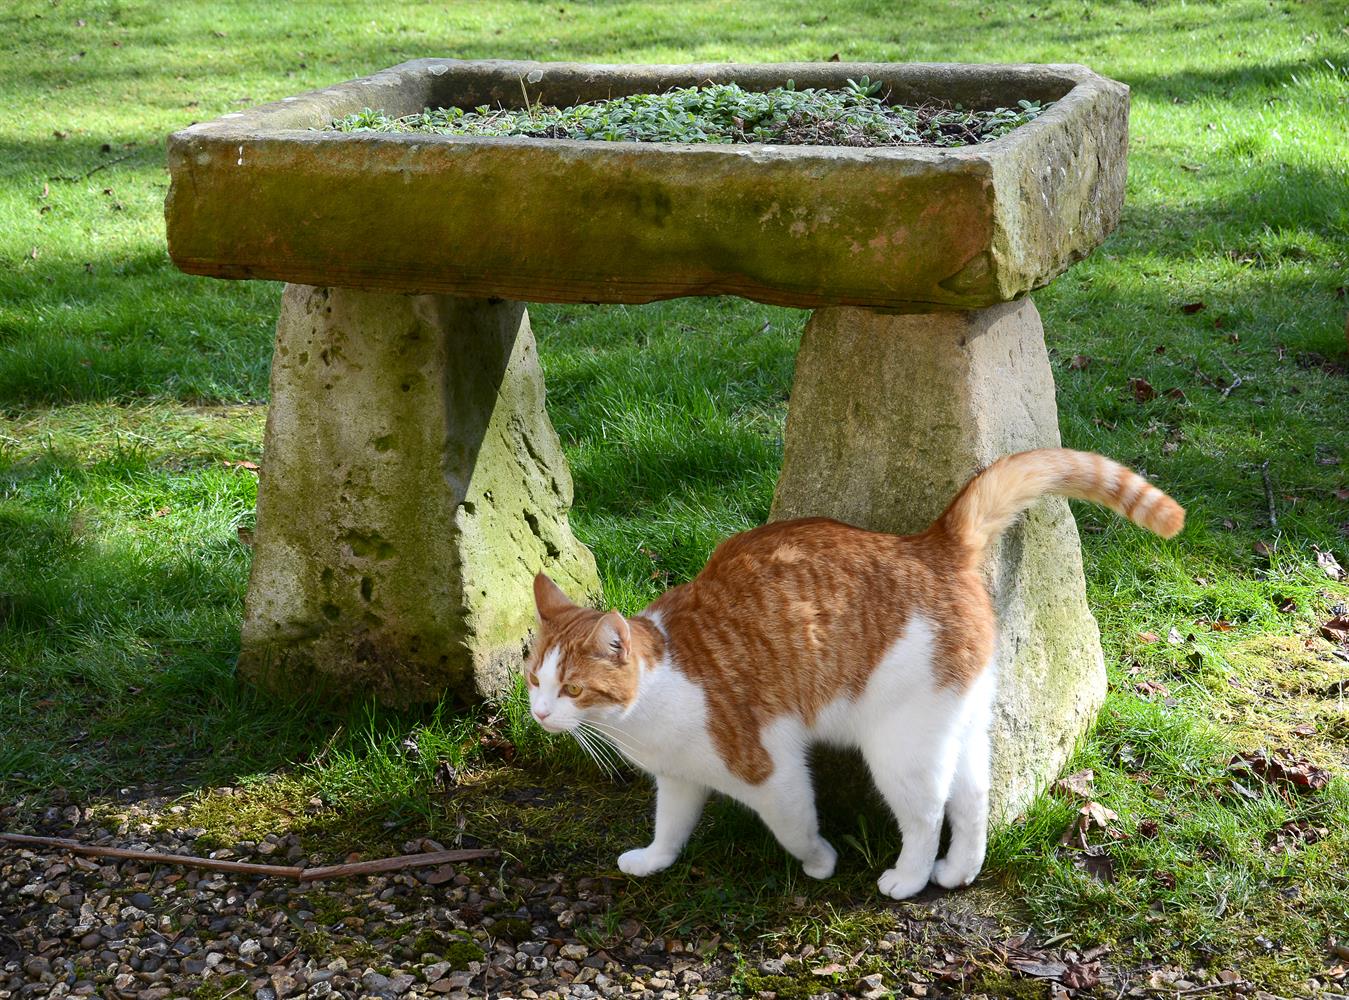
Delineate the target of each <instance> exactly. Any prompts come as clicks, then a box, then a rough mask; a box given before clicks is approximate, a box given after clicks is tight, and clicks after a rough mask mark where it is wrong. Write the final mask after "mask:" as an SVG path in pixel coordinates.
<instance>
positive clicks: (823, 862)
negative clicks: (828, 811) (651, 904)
mask: <svg viewBox="0 0 1349 1000" xmlns="http://www.w3.org/2000/svg"><path fill="white" fill-rule="evenodd" d="M837 863H838V851H836V850H834V847H833V845H832V844H830V843H829V841H827V840H825V839H824V838H823V837H821V838H820V841H819V843H817V844H816V845H815V850H814V851H813V852H812V853H811V855H810V857H808V858H805V859H804V860H803V861H802V862H801V870H802V871H804V872H805V873H806V874H807V875H809V876H810V877H811V878H828V877H829V876H830V875H832V874H834V865H836V864H837Z"/></svg>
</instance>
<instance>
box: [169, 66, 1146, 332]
mask: <svg viewBox="0 0 1349 1000" xmlns="http://www.w3.org/2000/svg"><path fill="white" fill-rule="evenodd" d="M863 75H867V76H871V77H872V78H873V79H880V80H882V81H884V82H885V84H886V86H887V88H889V89H890V90H892V91H893V92H895V97H896V100H899V101H903V100H905V99H906V95H910V94H913V93H917V92H926V93H928V94H929V95H930V99H935V98H936V97H937V96H939V95H940V93H943V92H944V93H947V94H948V95H949V94H951V93H955V94H956V95H957V96H959V95H961V94H969V93H978V92H979V90H978V88H981V87H982V88H994V90H995V91H996V93H997V94H999V95H1000V98H1001V99H998V100H996V101H993V100H984V101H969V102H967V103H969V104H971V105H973V104H978V103H984V104H990V103H999V104H1004V105H1010V104H1013V103H1014V102H1015V100H1017V99H1019V98H1021V97H1023V96H1036V95H1039V99H1042V100H1054V101H1055V103H1054V105H1053V106H1052V107H1051V108H1049V109H1048V110H1047V111H1046V112H1045V113H1044V114H1043V115H1041V116H1040V117H1039V118H1038V119H1036V120H1035V121H1033V122H1031V123H1029V124H1027V125H1025V126H1022V127H1021V128H1018V129H1016V130H1014V131H1013V132H1011V133H1009V134H1008V135H1006V136H1003V137H1001V138H999V139H996V140H992V141H990V142H987V143H981V144H977V145H970V146H961V147H933V146H901V147H871V148H862V149H859V148H852V147H837V146H789V145H770V144H756V143H749V144H713V143H664V142H660V143H633V142H600V141H584V140H569V139H537V138H530V137H477V136H451V135H440V134H430V133H427V134H422V133H398V134H382V133H342V132H337V131H333V130H329V129H326V128H325V126H326V125H327V124H328V123H329V122H330V121H331V120H332V119H333V118H336V117H340V116H342V115H345V114H349V113H352V112H354V111H359V110H361V109H362V108H365V107H381V108H384V109H386V110H388V111H389V112H390V113H391V114H406V113H410V112H412V111H416V110H420V108H421V107H423V106H430V105H435V104H449V103H453V104H458V105H459V106H470V107H471V106H474V100H473V98H475V97H479V96H481V95H482V94H484V93H488V92H492V93H497V94H498V96H499V99H500V100H501V101H502V103H507V104H514V105H515V106H518V105H519V103H520V83H521V81H526V82H525V86H526V87H528V88H530V90H531V95H532V96H534V97H537V95H538V93H539V91H540V88H542V93H543V95H544V96H545V97H546V98H547V99H549V100H550V101H553V102H555V103H572V102H571V101H570V100H567V99H566V97H567V95H568V94H569V91H567V90H565V89H564V90H562V91H561V92H560V93H559V91H558V89H557V88H559V87H561V88H567V87H571V88H578V87H579V88H582V89H584V88H591V90H594V89H595V88H601V89H605V90H608V91H610V92H614V93H624V92H627V93H639V92H650V91H659V90H663V89H667V88H668V87H669V86H674V85H687V84H690V83H696V82H700V81H707V80H712V81H726V80H732V79H734V80H736V81H738V82H740V83H742V85H745V86H746V87H747V88H749V89H763V88H764V87H767V86H770V85H775V84H780V83H782V82H785V80H787V79H789V78H790V79H795V80H796V81H797V85H798V86H799V87H806V86H826V85H838V84H841V83H842V82H843V81H844V80H845V79H846V78H848V77H852V78H854V79H855V78H857V77H860V76H863ZM532 78H536V79H534V82H529V81H531V79H532ZM456 86H459V87H461V88H463V89H464V93H465V94H466V95H467V96H466V98H465V99H461V100H454V101H444V100H440V101H437V100H433V99H432V98H433V97H434V96H435V95H436V94H441V95H443V94H445V93H446V92H447V88H448V89H449V90H452V89H453V88H454V87H456ZM474 87H476V88H478V90H476V91H475V90H472V89H471V88H474ZM492 87H496V88H498V90H497V91H491V88H492ZM511 87H514V95H513V96H514V100H513V101H512V100H511V97H512V94H511V93H510V88H511ZM437 88H439V90H437ZM923 88H926V91H923ZM942 88H946V90H945V91H943V89H942ZM962 88H963V89H962ZM990 92H992V91H990ZM578 96H580V95H578ZM588 99H593V98H588ZM477 103H495V102H492V101H483V100H478V101H477ZM1127 104H1128V88H1127V87H1125V86H1124V85H1123V84H1119V83H1116V82H1115V81H1112V80H1108V79H1106V78H1104V77H1101V76H1099V75H1097V74H1096V73H1094V72H1092V71H1091V70H1090V69H1088V68H1087V67H1085V66H1081V65H1076V64H1042V65H1036V64H1001V63H992V64H959V63H860V62H859V63H841V62H840V63H744V64H737V63H702V64H689V65H683V66H680V65H659V64H651V65H644V64H633V65H618V64H584V63H542V62H532V61H506V60H453V59H418V60H412V61H409V62H405V63H402V64H400V65H398V66H394V67H391V68H390V69H387V70H383V71H380V72H378V73H375V74H372V75H371V76H368V77H362V78H359V79H356V80H350V81H347V82H346V83H342V84H338V85H336V86H333V87H327V88H323V89H320V90H314V91H310V92H308V93H306V94H301V95H297V96H294V97H286V98H283V99H282V100H280V101H276V102H272V103H269V104H265V105H260V106H258V107H255V108H252V109H248V110H246V111H240V112H231V113H229V114H226V115H223V116H221V117H219V118H217V119H215V120H212V121H208V122H203V123H199V124H195V125H192V126H190V127H188V128H186V129H182V130H180V131H178V132H175V133H173V134H172V135H171V136H170V137H169V162H170V171H171V175H172V181H173V184H172V187H171V191H170V195H169V198H168V201H167V203H166V215H167V222H168V226H167V228H168V239H169V248H170V255H171V256H172V258H173V259H174V261H175V263H176V264H177V265H178V266H179V267H180V268H182V269H183V270H185V271H188V272H190V273H196V274H206V275H211V276H216V277H226V278H270V279H278V280H285V281H295V282H302V283H311V284H327V285H346V286H349V287H356V288H366V289H370V290H383V291H397V292H405V293H428V292H430V293H449V294H459V295H465V296H477V297H482V296H496V297H503V298H517V299H523V300H526V301H561V302H633V303H636V302H647V301H653V300H656V299H663V298H672V297H677V296H681V295H716V294H728V293H729V294H738V295H743V296H745V297H747V298H751V299H756V300H759V301H764V302H770V303H776V304H783V305H793V306H799V307H807V308H815V307H820V306H828V305H865V306H869V307H873V308H880V309H890V310H895V311H924V310H927V309H932V308H937V309H969V308H982V307H985V306H988V305H992V304H996V303H998V302H1003V301H1009V300H1011V299H1015V298H1018V297H1020V296H1021V295H1024V294H1025V293H1026V292H1028V291H1030V290H1032V289H1033V288H1035V287H1039V286H1041V285H1043V284H1046V283H1047V282H1048V281H1049V280H1052V278H1053V277H1054V276H1056V275H1057V274H1059V273H1061V272H1062V271H1063V270H1065V269H1066V268H1067V267H1068V266H1071V264H1072V263H1073V262H1075V261H1076V260H1078V259H1080V258H1081V257H1082V256H1085V255H1086V254H1087V253H1088V252H1090V250H1091V249H1093V248H1094V247H1095V246H1096V245H1098V244H1099V243H1100V242H1101V241H1102V240H1103V239H1104V238H1105V236H1106V235H1107V234H1108V233H1109V232H1110V231H1111V230H1112V229H1113V228H1114V226H1115V224H1116V223H1117V221H1118V216H1119V209H1120V205H1121V203H1122V200H1123V177H1124V149H1125V147H1126V145H1127ZM1069 166H1071V168H1072V169H1071V170H1069ZM231 168H233V169H231ZM239 168H244V169H243V170H242V171H241V170H239ZM1055 170H1058V171H1059V172H1060V173H1061V174H1062V178H1059V177H1055V176H1052V174H1053V172H1054V171H1055ZM286 171H292V172H295V173H296V176H297V177H302V178H304V180H303V181H297V182H296V183H297V185H298V186H300V187H302V188H308V189H310V190H313V191H315V192H317V191H320V190H322V191H324V192H327V193H329V195H330V196H329V197H328V199H327V201H326V202H324V203H322V204H318V203H316V204H314V205H308V204H306V205H303V206H300V207H297V208H293V209H292V208H287V207H284V206H282V205H281V203H282V202H283V201H285V199H284V198H282V197H281V196H280V195H279V194H275V195H274V194H269V192H271V191H273V190H274V189H275V190H278V191H279V190H280V189H281V187H283V186H284V184H285V183H286V180H285V176H284V175H285V173H286ZM475 171H481V172H482V174H483V177H477V176H475V175H474V172H475ZM489 172H491V173H492V177H493V178H496V177H500V178H502V179H503V183H514V184H515V186H516V187H517V188H518V189H519V192H520V198H521V199H522V203H521V206H520V210H519V217H521V218H524V219H537V220H538V222H537V229H536V232H534V233H533V234H531V235H533V236H534V237H535V238H534V239H533V241H532V242H530V243H529V248H530V249H533V248H534V247H537V248H538V256H537V258H535V259H532V260H530V259H528V258H529V257H530V255H529V254H528V253H526V252H524V250H525V246H526V237H525V236H523V235H513V236H510V235H503V234H498V235H496V236H493V235H488V234H487V232H486V231H487V230H491V229H495V228H500V226H501V225H503V224H510V223H511V221H512V220H510V219H507V218H505V216H506V213H505V212H504V211H503V210H502V209H501V208H500V206H498V205H496V204H495V203H493V204H484V199H483V198H482V197H481V190H483V189H488V190H490V187H491V185H490V184H488V182H487V180H485V179H483V178H484V177H486V175H487V173H489ZM240 174H243V175H246V176H247V178H248V180H247V182H245V181H244V180H243V179H242V178H241V177H240V176H238V175H240ZM232 175H234V176H232ZM1070 175H1071V176H1070ZM700 177H705V178H707V182H706V184H705V185H703V186H702V187H700V182H699V180H698V178H700ZM524 178H529V180H530V181H531V182H534V181H537V188H538V190H531V188H533V187H534V186H535V184H534V183H525V182H524ZM395 181H397V182H398V183H395ZM807 182H809V183H810V185H812V186H813V187H814V188H815V189H816V190H814V191H807V190H805V189H806V188H807V186H808V185H807ZM474 185H477V187H475V186H474ZM868 187H871V188H874V189H875V190H874V192H871V193H868V192H867V191H866V190H865V189H866V188H868ZM217 188H220V189H221V190H220V191H219V192H218V202H217V203H215V204H212V203H211V202H210V198H211V197H212V196H213V195H217V190H216V189H217ZM859 188H860V189H863V190H859ZM570 190H577V191H579V192H581V194H582V197H584V196H587V195H590V196H593V198H594V199H595V201H596V204H597V205H599V207H600V208H602V209H604V210H605V211H607V212H608V214H607V215H605V214H604V212H601V216H600V218H598V219H597V220H596V222H595V225H594V227H593V229H590V230H587V229H585V228H584V227H583V226H580V225H579V223H578V221H577V220H576V218H575V215H576V213H571V215H568V214H567V213H566V212H564V211H563V210H562V209H561V208H559V207H557V206H558V202H559V200H560V199H561V198H563V197H565V195H566V193H567V192H568V191H570ZM347 191H350V192H351V196H352V199H353V200H355V199H358V198H364V199H366V200H367V201H368V200H369V199H375V203H376V204H380V205H382V206H383V205H388V204H390V203H391V202H392V203H394V204H396V205H397V206H399V207H400V208H405V209H406V211H407V215H406V219H407V220H408V221H407V222H406V223H403V224H402V225H403V229H402V230H397V229H396V228H395V225H396V223H395V222H390V223H389V225H388V226H386V227H385V228H383V229H380V228H378V227H377V226H376V224H375V223H374V222H372V221H370V220H363V219H359V218H355V217H353V215H352V213H351V212H350V211H349V212H348V214H347V215H346V216H342V217H338V218H334V219H333V220H331V221H325V220H324V219H322V218H321V216H322V215H323V214H324V213H325V212H328V211H335V210H336V208H337V206H336V204H335V203H336V202H338V201H341V200H342V197H341V195H342V193H343V192H347ZM614 191H617V192H618V193H620V194H623V193H624V192H627V193H628V194H630V195H631V197H632V198H634V199H636V200H637V201H638V202H639V203H640V201H641V199H642V198H644V197H649V198H650V200H651V201H652V202H653V203H654V204H655V205H656V206H657V208H656V209H655V210H654V211H655V215H654V216H653V217H652V218H648V219H637V220H636V221H635V223H634V222H633V220H631V219H630V218H629V215H630V214H631V213H627V214H625V212H624V209H623V208H622V206H609V207H607V208H606V206H605V204H604V202H605V199H604V198H603V197H602V196H603V195H604V194H608V193H613V192H614ZM812 194H813V195H814V197H813V198H812V197H811V195H812ZM1037 195H1038V196H1039V200H1041V201H1042V202H1043V204H1042V205H1041V204H1031V203H1030V202H1032V201H1034V200H1035V199H1036V196H1037ZM303 197H304V196H303V194H302V195H301V200H303ZM315 197H316V198H317V194H316V195H315ZM241 199H248V200H249V201H250V202H253V203H254V204H252V205H250V210H249V211H244V212H239V211H238V202H239V201H240V200H241ZM939 203H940V210H941V213H942V214H944V215H945V216H948V217H949V219H948V220H946V221H942V220H933V219H931V218H927V217H926V216H925V215H924V209H926V208H929V207H934V206H937V205H938V204H939ZM474 204H480V205H484V209H483V210H484V213H485V217H484V218H483V219H479V220H476V221H475V222H474V223H472V224H471V225H463V226H459V225H456V224H455V223H453V222H451V221H448V220H447V219H446V218H444V217H442V215H443V216H449V215H451V214H454V212H456V211H459V210H460V209H461V208H464V207H466V206H471V205H474ZM776 205H783V206H787V208H786V210H790V211H794V212H798V213H800V212H805V213H813V214H809V215H808V218H806V220H805V221H801V222H791V223H788V222H786V221H784V220H766V219H765V217H766V216H767V214H768V213H769V212H771V211H772V210H773V206H776ZM660 206H665V208H666V209H668V211H667V214H666V215H664V216H661V215H660V214H659V213H660ZM737 206H744V212H743V213H739V214H737V212H736V210H735V209H736V207H737ZM588 207H589V206H588ZM640 207H641V206H640V204H639V212H640ZM831 207H836V208H837V212H838V213H839V216H840V217H841V218H843V219H844V222H843V223H840V222H838V220H837V219H830V218H829V217H828V211H829V210H830V209H831ZM438 209H443V210H444V211H443V213H441V212H438V211H437V210H438ZM760 209H763V211H760ZM493 212H495V215H493V214H492V213H493ZM550 213H551V214H550ZM337 214H338V215H339V216H341V213H340V212H338V213H337ZM396 214H397V213H395V215H396ZM927 214H928V215H930V214H931V213H930V212H929V213H927ZM756 219H757V220H758V221H759V223H760V224H761V227H762V228H764V229H765V232H766V236H765V233H764V232H754V231H752V228H751V227H752V225H753V223H754V222H755V220H756ZM854 219H856V220H862V225H860V226H859V227H855V228H856V233H855V234H854V233H853V232H851V231H850V230H849V228H848V222H849V220H854ZM413 220H415V221H416V222H417V223H418V224H422V225H427V226H428V227H429V229H430V232H429V233H427V234H426V239H425V243H426V245H427V246H426V247H424V248H422V249H426V250H427V256H426V257H425V258H418V259H416V260H412V259H408V260H404V261H399V260H397V259H396V258H397V254H390V253H387V252H386V253H374V252H371V253H369V254H368V255H367V254H366V253H365V252H364V251H365V248H368V247H379V248H381V249H384V248H385V246H384V245H386V244H387V245H388V246H395V247H396V246H397V244H399V243H400V242H406V241H407V239H408V238H409V237H410V236H411V235H412V234H411V233H409V232H408V230H410V229H411V228H412V221H413ZM624 223H628V225H624ZM774 224H776V226H777V228H775V229H772V230H771V231H768V229H769V228H770V227H771V226H773V225H774ZM363 225H364V226H367V227H369V228H370V233H369V234H364V235H363V236H362V237H361V238H359V239H358V238H357V237H356V236H355V235H353V231H354V230H356V229H359V228H360V227H361V226H363ZM792 225H794V226H798V227H800V228H802V229H809V230H810V231H809V233H804V232H803V233H796V232H793V231H792V230H791V229H790V228H784V227H788V226H792ZM325 226H326V228H325ZM736 226H739V231H741V232H744V233H746V238H745V240H744V244H745V247H744V259H743V260H741V259H740V257H739V256H738V255H737V254H736V253H735V252H733V251H734V250H735V249H736V248H734V247H733V245H732V244H733V241H734V235H733V234H734V232H735V231H736V229H735V227H736ZM700 227H701V228H700ZM719 227H720V228H719ZM674 230H678V232H677V233H675V232H673V231H674ZM615 232H616V233H617V235H619V236H620V237H621V238H620V239H619V240H618V241H617V243H616V245H615V246H614V247H613V248H609V247H606V246H604V242H605V241H604V239H603V238H602V236H603V234H604V233H615ZM900 234H907V235H900ZM344 235H345V236H348V237H350V239H351V242H350V245H349V246H346V247H344V246H343V236H344ZM539 237H541V238H539ZM756 241H757V242H756ZM482 244H487V245H486V246H485V247H484V246H483V245H482ZM877 244H880V246H879V248H878V247H877ZM549 251H552V253H551V256H552V257H553V258H554V259H553V260H552V261H547V260H544V259H543V258H545V257H547V256H548V255H549ZM366 256H368V259H362V257H366ZM559 261H563V263H559Z"/></svg>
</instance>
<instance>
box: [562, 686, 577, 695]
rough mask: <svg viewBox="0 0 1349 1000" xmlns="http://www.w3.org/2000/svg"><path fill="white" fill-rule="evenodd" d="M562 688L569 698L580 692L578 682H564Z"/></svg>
mask: <svg viewBox="0 0 1349 1000" xmlns="http://www.w3.org/2000/svg"><path fill="white" fill-rule="evenodd" d="M562 690H563V691H566V692H567V697H569V698H575V697H576V696H577V695H578V694H580V693H581V685H579V684H564V685H563V686H562Z"/></svg>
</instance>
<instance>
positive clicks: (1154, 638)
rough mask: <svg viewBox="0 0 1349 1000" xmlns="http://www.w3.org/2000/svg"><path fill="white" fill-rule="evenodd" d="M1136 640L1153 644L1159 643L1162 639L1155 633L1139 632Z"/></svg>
mask: <svg viewBox="0 0 1349 1000" xmlns="http://www.w3.org/2000/svg"><path fill="white" fill-rule="evenodd" d="M1138 638H1139V639H1141V640H1142V641H1143V642H1146V643H1154V642H1160V641H1161V638H1162V637H1161V636H1159V635H1158V634H1157V633H1156V632H1139V633H1138Z"/></svg>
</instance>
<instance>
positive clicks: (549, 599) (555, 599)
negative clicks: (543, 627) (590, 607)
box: [534, 573, 576, 622]
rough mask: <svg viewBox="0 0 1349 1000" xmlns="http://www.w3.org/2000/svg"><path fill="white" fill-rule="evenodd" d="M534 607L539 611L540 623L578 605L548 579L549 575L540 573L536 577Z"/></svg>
mask: <svg viewBox="0 0 1349 1000" xmlns="http://www.w3.org/2000/svg"><path fill="white" fill-rule="evenodd" d="M534 607H535V608H537V609H538V612H539V621H540V622H546V621H548V620H549V619H550V618H555V617H557V616H558V615H560V614H562V612H564V611H567V610H569V609H571V608H574V607H576V605H575V604H573V603H572V602H571V599H570V598H569V597H567V595H566V594H564V593H562V588H561V587H559V586H558V585H557V584H555V583H554V582H553V581H552V580H551V579H549V578H548V574H546V573H540V574H539V575H538V576H536V577H534Z"/></svg>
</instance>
